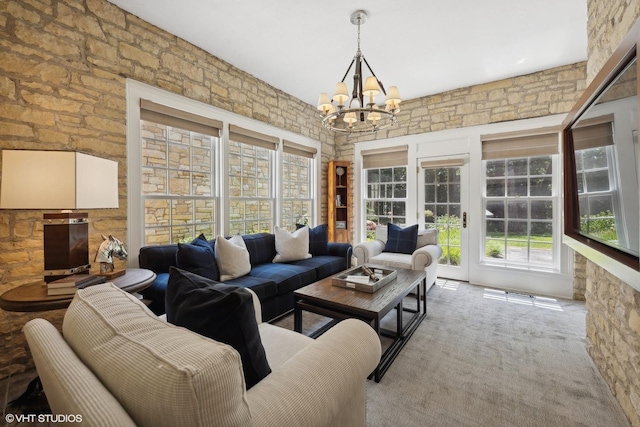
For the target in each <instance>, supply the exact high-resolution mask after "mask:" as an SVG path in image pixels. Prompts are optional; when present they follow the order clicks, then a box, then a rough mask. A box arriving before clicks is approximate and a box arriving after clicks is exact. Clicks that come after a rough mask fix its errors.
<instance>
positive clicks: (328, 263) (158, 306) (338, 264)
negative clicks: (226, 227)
mask: <svg viewBox="0 0 640 427" xmlns="http://www.w3.org/2000/svg"><path fill="white" fill-rule="evenodd" d="M242 239H243V240H244V242H245V244H246V246H247V250H248V251H249V256H250V261H251V271H250V272H249V274H247V275H245V276H242V277H238V278H236V279H231V280H227V281H225V282H224V283H226V284H229V285H234V286H241V287H244V288H250V289H251V290H252V291H253V292H255V293H256V295H257V296H258V298H259V299H260V302H261V303H262V319H263V321H269V320H273V319H275V318H277V317H279V316H281V315H283V314H285V313H287V312H288V311H290V310H292V309H293V305H294V299H293V291H295V290H296V289H299V288H301V287H303V286H306V285H309V284H311V283H313V282H316V281H318V280H320V279H324V278H325V277H329V276H331V275H334V274H336V273H339V272H341V271H343V270H346V269H347V268H350V267H351V255H352V247H351V244H349V243H325V242H326V240H325V241H324V242H323V241H322V239H320V242H318V241H317V240H316V241H314V240H313V237H311V240H310V248H309V252H310V253H311V255H312V257H311V258H307V259H301V260H298V261H292V262H287V263H273V262H272V260H273V258H274V257H275V256H276V244H275V235H274V234H271V233H258V234H250V235H243V236H242ZM194 242H196V241H194ZM194 242H192V244H193V243H194ZM209 244H210V245H211V247H214V241H213V240H212V241H209ZM191 246H192V245H188V246H185V245H182V244H180V245H177V244H172V245H155V246H145V247H143V248H141V249H140V257H139V263H140V267H141V268H146V269H149V270H152V271H153V272H155V273H156V275H157V278H156V280H155V281H154V282H153V284H152V285H151V286H150V287H149V288H147V289H145V290H144V291H143V292H142V295H143V297H144V298H145V299H147V300H151V304H150V306H149V308H151V310H153V312H154V313H156V314H158V315H159V314H163V313H164V312H165V293H166V289H167V282H168V280H169V268H170V267H172V266H177V267H179V268H182V269H184V270H188V271H191V272H193V273H196V274H200V275H206V276H207V277H209V278H210V279H213V280H220V274H219V272H218V269H217V266H216V265H215V260H213V261H211V262H208V263H207V264H213V265H202V264H203V263H202V262H201V263H200V264H199V265H196V264H194V262H193V259H191V260H185V256H184V253H186V250H187V249H193V248H192V247H191ZM179 251H183V253H181V254H178V252H179Z"/></svg>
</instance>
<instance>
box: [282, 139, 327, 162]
mask: <svg viewBox="0 0 640 427" xmlns="http://www.w3.org/2000/svg"><path fill="white" fill-rule="evenodd" d="M283 144H284V146H283V147H282V150H283V151H284V152H285V153H289V154H295V155H296V156H301V157H307V158H309V159H313V158H314V157H315V156H316V154H317V153H318V150H316V149H315V148H313V147H307V146H306V145H302V144H296V143H295V142H291V141H287V140H286V139H285V140H284V141H283Z"/></svg>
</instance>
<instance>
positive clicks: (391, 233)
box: [384, 223, 418, 255]
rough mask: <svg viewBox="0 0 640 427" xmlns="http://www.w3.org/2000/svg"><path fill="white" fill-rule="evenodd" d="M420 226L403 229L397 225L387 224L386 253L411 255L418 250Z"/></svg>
mask: <svg viewBox="0 0 640 427" xmlns="http://www.w3.org/2000/svg"><path fill="white" fill-rule="evenodd" d="M417 240H418V224H415V225H411V226H409V227H405V228H402V227H400V226H398V225H396V224H392V223H389V224H387V243H385V245H384V251H385V252H393V253H399V254H409V255H411V254H412V253H413V251H415V250H416V242H417Z"/></svg>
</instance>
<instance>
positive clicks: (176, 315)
mask: <svg viewBox="0 0 640 427" xmlns="http://www.w3.org/2000/svg"><path fill="white" fill-rule="evenodd" d="M166 297H167V300H166V305H167V321H169V322H171V323H173V324H174V325H177V326H182V327H185V328H187V329H189V330H191V331H193V332H196V333H198V334H200V335H203V336H206V337H209V338H211V339H213V340H216V341H219V342H222V343H225V344H228V345H230V346H232V347H233V348H234V349H235V350H236V351H237V352H238V353H240V358H241V359H242V370H243V372H244V380H245V383H246V386H247V390H248V389H250V388H251V387H253V386H254V385H255V384H257V383H258V382H260V380H262V379H263V378H264V377H266V376H267V375H269V374H270V373H271V367H269V363H268V362H267V355H266V353H265V351H264V347H263V345H262V340H261V339H260V333H259V332H258V322H257V321H256V313H255V309H254V307H253V297H252V296H251V293H249V291H247V290H246V289H244V288H240V287H237V286H229V285H225V284H224V283H219V282H216V281H214V280H210V279H207V278H206V277H202V276H198V275H196V274H193V273H190V272H188V271H184V270H180V269H178V268H176V267H171V269H170V270H169V283H168V285H167V296H166Z"/></svg>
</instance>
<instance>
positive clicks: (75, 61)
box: [0, 0, 334, 379]
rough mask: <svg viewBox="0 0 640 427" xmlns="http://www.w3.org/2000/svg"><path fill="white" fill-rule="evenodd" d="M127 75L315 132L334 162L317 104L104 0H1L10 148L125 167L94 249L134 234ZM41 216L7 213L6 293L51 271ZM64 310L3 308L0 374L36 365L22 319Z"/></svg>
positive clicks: (0, 224) (3, 108) (1, 113)
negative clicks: (130, 230) (76, 154)
mask: <svg viewBox="0 0 640 427" xmlns="http://www.w3.org/2000/svg"><path fill="white" fill-rule="evenodd" d="M127 77H129V78H132V79H135V80H138V81H141V82H144V83H147V84H149V85H152V86H156V87H160V88H163V89H165V90H167V91H170V92H174V93H177V94H180V95H183V96H185V97H188V98H191V99H195V100H198V101H202V102H205V103H207V104H210V105H213V106H215V107H219V108H222V109H225V110H228V111H232V112H234V113H237V114H240V115H243V116H246V117H250V118H253V119H256V120H259V121H262V122H265V123H268V124H271V125H274V126H277V127H279V128H282V129H287V130H289V131H293V132H296V133H298V134H301V135H304V136H308V137H311V138H313V139H316V140H318V141H320V142H321V143H322V154H323V155H322V165H323V166H322V168H323V170H325V169H326V164H327V162H328V161H329V159H331V158H333V157H334V144H333V136H332V135H331V134H330V133H329V132H328V131H326V130H325V129H324V128H322V126H321V125H320V123H319V120H318V113H317V111H316V109H315V107H314V106H311V105H308V104H305V103H304V102H302V101H300V100H298V99H296V98H294V97H292V96H290V95H288V94H286V93H284V92H282V91H281V90H278V89H277V88H274V87H272V86H270V85H269V84H267V83H265V82H263V81H260V80H258V79H256V78H255V77H253V76H252V75H250V74H248V73H246V72H244V71H242V70H239V69H237V68H235V67H233V66H232V65H230V64H228V63H226V62H224V61H222V60H220V59H218V58H216V57H215V56H213V55H211V54H209V53H207V52H205V51H203V50H201V49H199V48H197V47H195V46H193V45H191V44H189V43H187V42H185V41H184V40H181V39H179V38H178V37H176V36H174V35H172V34H169V33H167V32H166V31H163V30H160V29H158V28H156V27H154V26H153V25H150V24H148V23H146V22H144V21H142V20H140V19H139V18H137V17H136V16H134V15H131V14H129V13H127V12H124V11H123V10H121V9H119V8H118V7H116V6H114V5H112V4H111V3H109V2H107V1H105V0H3V1H0V149H16V148H20V149H44V150H78V151H82V152H85V153H88V154H93V155H97V156H100V157H105V158H109V159H111V160H116V161H118V162H119V180H120V183H119V188H120V194H119V197H120V208H119V209H112V210H91V211H89V219H90V228H89V235H90V238H91V241H90V249H89V250H90V255H91V256H93V254H94V253H95V252H96V251H97V249H98V246H99V244H100V233H113V234H114V235H115V236H117V237H118V238H120V239H121V240H125V241H126V238H127V229H126V226H127V177H126V170H127V158H126V98H125V79H126V78H127ZM325 174H326V172H325ZM323 190H324V189H323ZM322 206H323V209H322V212H325V211H326V190H325V192H324V194H323V197H322ZM42 213H43V212H41V211H0V293H2V292H5V291H7V290H9V289H11V288H13V287H15V286H18V285H20V284H23V283H25V282H30V281H34V280H38V279H39V278H40V277H41V275H42V269H43V250H42V248H43V232H42V223H41V219H42ZM321 220H322V219H321ZM63 313H64V310H59V311H56V312H50V313H30V314H29V313H12V314H11V316H10V317H9V316H8V313H7V312H4V311H2V310H0V379H1V378H5V377H6V376H7V375H8V373H9V371H12V372H21V371H23V370H24V369H25V368H27V367H28V366H31V361H30V357H29V356H28V355H27V353H26V351H25V344H24V335H23V334H22V333H21V330H22V326H23V325H24V323H25V322H26V321H27V320H29V319H31V318H33V317H42V316H45V317H48V318H51V319H54V320H56V322H57V323H59V320H60V318H61V316H62V314H63ZM9 320H10V321H11V325H10V326H9Z"/></svg>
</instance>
